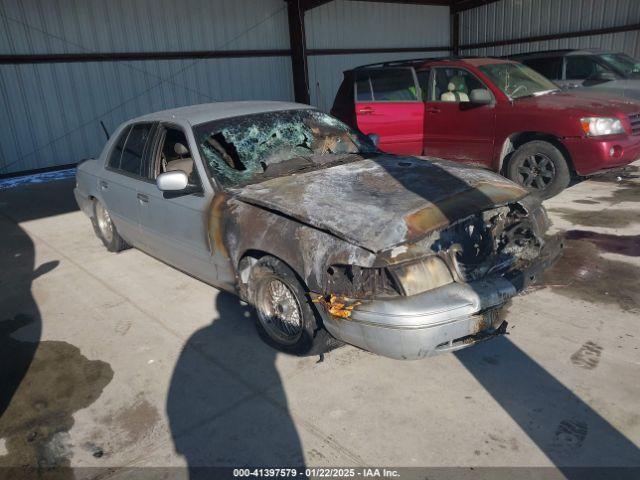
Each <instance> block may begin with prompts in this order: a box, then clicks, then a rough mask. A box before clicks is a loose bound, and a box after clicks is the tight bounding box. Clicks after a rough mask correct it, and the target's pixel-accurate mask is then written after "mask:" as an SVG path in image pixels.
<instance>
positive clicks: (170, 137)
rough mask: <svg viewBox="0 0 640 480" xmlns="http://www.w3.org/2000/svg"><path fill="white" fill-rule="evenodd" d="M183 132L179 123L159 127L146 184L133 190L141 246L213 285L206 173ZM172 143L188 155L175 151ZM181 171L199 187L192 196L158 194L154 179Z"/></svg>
mask: <svg viewBox="0 0 640 480" xmlns="http://www.w3.org/2000/svg"><path fill="white" fill-rule="evenodd" d="M186 132H187V130H186V129H183V128H182V127H180V126H178V125H173V124H161V125H159V127H158V132H157V135H156V141H155V144H154V148H153V151H152V155H151V158H150V165H149V171H148V179H149V181H148V182H142V183H141V184H140V185H139V188H138V191H137V197H138V199H139V203H138V205H139V218H140V228H141V230H142V237H143V238H142V242H143V243H144V245H145V249H146V250H147V251H149V253H151V254H152V255H154V256H156V257H158V258H159V259H161V260H163V261H165V262H167V263H169V264H170V265H173V266H175V267H176V268H179V269H180V270H183V271H185V272H187V273H189V274H191V275H193V276H195V277H197V278H199V279H201V280H203V281H205V282H207V283H212V284H216V281H217V269H216V265H215V263H214V259H213V258H212V255H211V247H210V244H209V235H208V222H209V207H210V205H211V199H212V197H213V194H212V192H211V191H210V189H205V188H203V187H204V184H203V179H204V180H205V181H206V178H207V177H206V176H205V175H206V173H205V171H204V169H203V168H202V166H201V165H199V161H197V158H196V157H197V155H195V156H193V153H192V152H194V151H195V149H194V146H193V141H191V140H190V139H189V137H188V135H187V134H186ZM176 144H181V145H183V146H184V147H186V149H187V151H188V153H187V154H184V153H176V152H177V151H179V150H180V149H179V148H176ZM170 170H183V171H185V173H187V175H188V176H189V181H190V183H192V184H194V185H198V186H199V187H200V188H199V189H198V192H196V193H190V194H180V193H169V192H162V191H160V189H158V187H157V186H156V183H155V179H156V177H157V176H158V175H159V174H160V173H163V172H164V171H170Z"/></svg>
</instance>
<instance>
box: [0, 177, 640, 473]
mask: <svg viewBox="0 0 640 480" xmlns="http://www.w3.org/2000/svg"><path fill="white" fill-rule="evenodd" d="M639 177H640V174H639V173H638V168H637V167H635V168H634V169H633V170H632V171H631V172H630V173H628V174H627V175H625V178H623V179H622V180H621V181H616V179H615V177H609V178H608V179H603V180H601V181H594V180H589V181H586V182H583V183H580V184H577V185H575V186H573V187H572V188H570V189H568V190H567V191H566V192H564V193H563V194H561V195H560V196H558V197H556V198H554V199H553V200H551V201H548V202H546V203H547V206H548V209H549V212H550V214H551V218H552V220H553V222H554V229H557V230H560V231H566V232H567V236H568V240H567V249H566V252H565V255H564V257H563V259H562V260H561V261H560V262H559V263H558V264H557V265H556V266H555V267H554V268H553V270H552V271H551V272H550V273H549V274H548V275H547V276H546V278H545V280H544V283H543V284H542V285H540V286H537V287H534V288H532V289H530V291H528V292H527V293H526V294H525V295H521V296H519V297H517V298H516V299H514V301H513V303H512V305H511V306H510V307H509V311H508V314H507V319H508V321H509V329H508V333H509V335H507V336H504V337H502V338H500V339H497V340H493V341H490V342H486V343H485V344H482V345H479V346H475V347H473V348H470V349H467V350H464V351H462V352H459V353H457V354H447V355H442V356H439V357H435V358H432V359H428V360H425V361H417V362H399V361H394V360H389V359H385V358H381V357H378V356H375V355H372V354H369V353H367V352H364V351H361V350H358V349H356V348H353V347H350V346H346V347H342V348H340V349H338V350H335V351H333V352H330V353H329V354H327V355H326V356H325V358H324V361H321V362H320V361H319V359H318V358H317V357H314V358H297V357H292V356H287V355H284V354H279V353H276V352H275V351H273V350H272V349H270V348H269V347H267V346H265V345H264V344H263V343H262V342H261V341H260V339H259V338H258V336H257V334H256V332H255V330H254V327H253V324H252V320H251V318H250V313H249V312H248V310H247V309H246V308H245V307H243V306H242V305H240V304H239V303H238V301H237V300H236V299H235V298H234V297H233V296H231V295H228V294H225V293H221V292H219V291H218V290H216V289H215V288H212V287H209V286H207V285H205V284H203V283H200V282H199V281H197V280H194V279H192V278H190V277H188V276H186V275H184V274H182V273H180V272H178V271H176V270H173V269H172V268H170V267H168V266H166V265H164V264H162V263H160V262H159V261H157V260H155V259H153V258H151V257H149V256H147V255H145V254H143V253H141V252H139V251H136V250H128V251H125V252H122V253H120V254H111V253H108V252H107V251H106V250H105V249H104V248H103V246H102V244H101V243H100V242H99V241H98V239H97V238H96V237H95V236H94V234H93V231H92V229H91V225H90V223H89V221H88V220H87V218H86V217H85V216H84V215H83V214H82V213H80V212H79V211H77V207H76V205H75V202H74V201H73V198H72V193H71V189H72V181H71V180H63V181H58V182H53V183H48V184H41V185H31V186H28V187H19V188H14V189H9V190H4V191H0V232H2V235H0V252H1V257H0V287H1V288H0V335H1V337H0V338H1V339H2V345H0V349H1V350H2V353H0V366H1V368H2V369H3V370H4V373H3V375H4V376H5V379H4V380H3V382H4V381H6V382H8V383H6V384H4V385H3V388H2V397H1V400H2V403H0V412H2V410H3V409H5V408H6V411H5V412H4V415H3V416H2V417H1V418H0V466H7V465H14V466H15V465H41V466H42V465H66V466H73V467H85V466H87V467H113V468H112V469H110V470H95V471H94V470H88V471H85V474H86V475H87V476H91V475H93V474H99V476H101V477H105V476H116V477H118V476H126V474H127V473H128V472H132V471H135V468H136V467H140V466H182V467H184V466H186V465H190V466H198V465H218V466H219V465H231V466H236V465H276V466H292V465H302V464H305V465H307V466H371V465H377V466H385V465H386V466H396V467H398V466H406V467H411V466H415V467H431V466H444V467H446V466H465V467H482V466H491V467H495V466H511V467H514V466H515V467H530V466H547V467H561V469H562V467H567V466H631V465H634V466H638V465H640V410H639V408H638V406H639V401H638V399H639V398H640V373H639V372H640V370H639V367H640V350H639V346H640V342H639V340H640V322H639V320H640V316H639V313H640V203H638V202H639V201H640V178H639ZM7 365H11V367H10V369H9V370H7V369H6V366H7ZM173 472H174V473H175V472H185V470H174V471H173ZM522 472H523V473H524V471H522ZM565 474H566V470H565Z"/></svg>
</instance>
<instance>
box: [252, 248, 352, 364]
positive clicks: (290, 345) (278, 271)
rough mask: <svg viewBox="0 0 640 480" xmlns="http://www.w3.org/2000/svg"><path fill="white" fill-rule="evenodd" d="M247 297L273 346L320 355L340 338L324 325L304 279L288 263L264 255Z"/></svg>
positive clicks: (261, 330) (259, 327)
mask: <svg viewBox="0 0 640 480" xmlns="http://www.w3.org/2000/svg"><path fill="white" fill-rule="evenodd" d="M248 297H249V300H250V302H251V304H252V305H253V306H254V308H255V310H256V315H255V321H256V328H257V330H258V333H259V334H260V337H261V338H262V339H263V340H264V341H265V342H266V343H268V344H269V345H271V346H272V347H274V348H276V349H278V350H281V351H283V352H287V353H293V354H296V355H318V354H321V353H324V352H327V351H329V350H331V349H333V348H335V347H337V346H340V345H342V343H341V342H339V341H337V340H336V339H334V338H333V337H332V336H331V335H329V333H328V332H327V331H326V330H325V329H324V328H322V326H321V321H320V320H319V318H318V317H317V313H316V311H315V306H314V305H313V302H312V301H311V298H310V297H309V293H308V291H307V290H306V288H304V286H303V284H302V282H301V281H300V280H299V279H298V277H297V276H296V274H295V273H294V272H293V270H291V269H290V268H289V267H288V266H287V265H285V264H284V263H283V262H281V261H280V260H278V259H277V258H275V257H271V256H264V257H262V258H260V259H259V260H258V261H257V263H256V264H255V265H254V266H253V267H252V268H251V273H250V275H249V285H248Z"/></svg>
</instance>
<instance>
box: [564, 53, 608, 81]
mask: <svg viewBox="0 0 640 480" xmlns="http://www.w3.org/2000/svg"><path fill="white" fill-rule="evenodd" d="M600 71H604V68H603V67H602V66H600V65H598V63H596V62H595V61H594V60H593V59H592V58H589V57H575V56H568V57H567V80H586V79H587V78H589V77H590V76H591V75H593V74H595V73H597V72H600Z"/></svg>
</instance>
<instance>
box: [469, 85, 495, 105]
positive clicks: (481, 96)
mask: <svg viewBox="0 0 640 480" xmlns="http://www.w3.org/2000/svg"><path fill="white" fill-rule="evenodd" d="M469 100H470V102H471V103H475V104H477V105H489V104H490V103H492V102H493V97H492V96H491V92H490V91H489V90H487V89H485V88H475V89H473V90H471V94H470V95H469Z"/></svg>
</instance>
